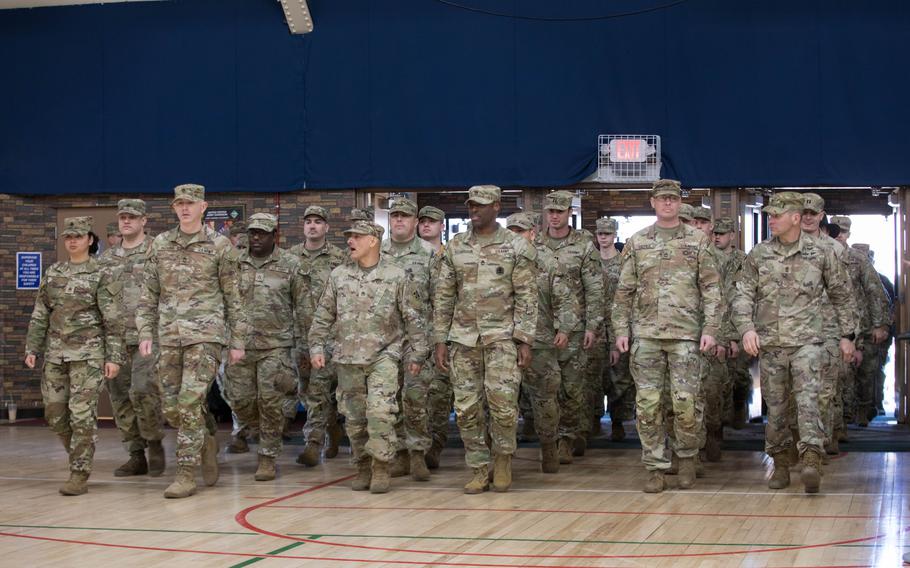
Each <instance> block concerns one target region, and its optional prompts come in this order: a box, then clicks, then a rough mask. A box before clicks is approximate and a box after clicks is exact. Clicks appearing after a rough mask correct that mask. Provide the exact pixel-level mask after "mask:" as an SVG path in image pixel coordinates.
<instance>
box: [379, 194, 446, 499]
mask: <svg viewBox="0 0 910 568" xmlns="http://www.w3.org/2000/svg"><path fill="white" fill-rule="evenodd" d="M381 251H382V252H381V254H382V257H383V258H384V259H385V260H388V261H389V262H390V263H392V264H394V265H396V266H398V267H399V268H401V269H402V270H404V272H405V274H406V275H407V277H408V280H410V282H411V284H412V288H413V289H414V290H415V291H416V293H417V296H416V297H415V298H414V300H415V302H416V303H417V305H418V306H419V308H420V311H421V313H422V319H423V321H424V322H427V321H428V320H429V317H430V275H431V272H430V271H431V268H432V264H433V255H434V254H435V250H433V246H432V245H430V244H429V243H427V242H426V241H424V240H423V239H419V238H417V204H416V203H414V202H413V201H411V200H410V199H407V198H399V199H396V200H395V201H394V203H393V204H392V207H391V208H390V209H389V238H388V239H386V240H385V241H383V243H382V249H381ZM402 360H404V361H410V360H411V344H410V343H409V342H407V341H405V344H404V353H403V355H402ZM407 367H408V365H407V364H404V365H402V366H401V373H402V389H401V410H402V412H401V414H400V416H399V419H400V420H399V422H398V425H397V427H398V432H397V434H398V442H399V443H400V444H401V447H400V448H399V451H398V455H397V457H396V460H395V464H393V466H392V477H396V476H400V475H406V474H407V473H408V472H410V474H411V477H412V478H413V479H414V480H415V481H429V479H430V471H429V470H428V469H427V463H426V452H427V451H428V450H429V449H430V446H431V445H432V442H433V440H432V438H431V437H430V427H429V413H428V403H429V394H430V383H432V381H433V369H431V368H430V366H428V365H427V364H426V361H424V362H423V364H422V365H421V367H420V373H419V374H417V375H411V374H410V373H409V372H408V370H407ZM409 458H410V459H409Z"/></svg>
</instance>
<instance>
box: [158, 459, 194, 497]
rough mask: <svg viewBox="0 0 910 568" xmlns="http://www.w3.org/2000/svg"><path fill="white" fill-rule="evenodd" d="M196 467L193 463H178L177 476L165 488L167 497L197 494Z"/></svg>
mask: <svg viewBox="0 0 910 568" xmlns="http://www.w3.org/2000/svg"><path fill="white" fill-rule="evenodd" d="M195 470H196V468H194V467H193V466H191V465H178V466H177V477H176V478H175V479H174V482H173V483H171V484H170V485H168V488H167V489H165V490H164V497H165V498H166V499H182V498H184V497H189V496H190V495H195V494H196V473H195Z"/></svg>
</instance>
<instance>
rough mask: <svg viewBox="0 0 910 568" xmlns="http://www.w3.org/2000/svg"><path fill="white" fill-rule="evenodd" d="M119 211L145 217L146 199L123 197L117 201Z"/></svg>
mask: <svg viewBox="0 0 910 568" xmlns="http://www.w3.org/2000/svg"><path fill="white" fill-rule="evenodd" d="M117 213H118V214H119V213H126V214H128V215H135V216H137V217H145V201H142V200H141V199H121V200H120V201H118V202H117Z"/></svg>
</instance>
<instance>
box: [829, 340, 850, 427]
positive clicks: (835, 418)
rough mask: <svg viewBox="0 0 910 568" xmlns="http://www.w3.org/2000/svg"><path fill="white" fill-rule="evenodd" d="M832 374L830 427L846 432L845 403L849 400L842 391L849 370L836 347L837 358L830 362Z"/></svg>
mask: <svg viewBox="0 0 910 568" xmlns="http://www.w3.org/2000/svg"><path fill="white" fill-rule="evenodd" d="M832 365H833V369H832V372H833V373H834V381H835V384H834V400H832V401H831V425H832V427H833V428H834V430H846V429H847V406H846V405H847V402H848V401H849V400H850V398H849V397H848V396H847V393H846V392H845V390H844V387H845V386H846V377H847V376H848V375H849V372H850V370H849V369H848V367H849V364H848V363H845V362H844V360H843V358H842V357H841V356H840V347H838V356H837V359H836V360H835V361H832ZM850 416H851V417H852V416H853V412H852V411H851V412H850Z"/></svg>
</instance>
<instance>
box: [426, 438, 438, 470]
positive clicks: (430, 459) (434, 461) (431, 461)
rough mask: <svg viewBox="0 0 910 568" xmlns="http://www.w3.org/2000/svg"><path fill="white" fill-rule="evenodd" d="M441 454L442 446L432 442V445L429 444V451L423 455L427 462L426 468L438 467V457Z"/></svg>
mask: <svg viewBox="0 0 910 568" xmlns="http://www.w3.org/2000/svg"><path fill="white" fill-rule="evenodd" d="M441 455H442V446H440V445H439V444H437V443H436V442H433V445H432V446H430V451H428V452H427V454H426V455H425V456H424V459H425V460H426V462H427V468H428V469H439V458H440V456H441Z"/></svg>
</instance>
